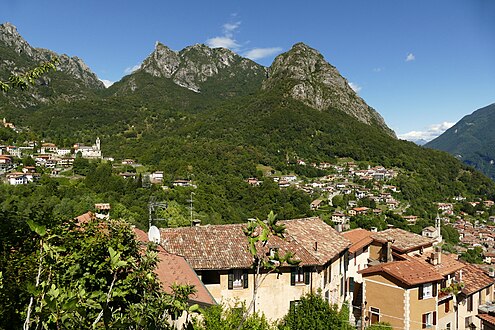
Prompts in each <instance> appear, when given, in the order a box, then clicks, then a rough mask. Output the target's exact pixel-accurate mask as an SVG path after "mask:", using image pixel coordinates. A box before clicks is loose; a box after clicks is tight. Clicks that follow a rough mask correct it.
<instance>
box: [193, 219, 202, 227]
mask: <svg viewBox="0 0 495 330" xmlns="http://www.w3.org/2000/svg"><path fill="white" fill-rule="evenodd" d="M191 226H192V227H199V226H201V220H199V219H194V220H193V221H192V223H191Z"/></svg>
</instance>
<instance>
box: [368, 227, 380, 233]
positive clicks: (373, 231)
mask: <svg viewBox="0 0 495 330" xmlns="http://www.w3.org/2000/svg"><path fill="white" fill-rule="evenodd" d="M370 231H371V232H372V233H376V232H378V228H376V227H371V229H370Z"/></svg>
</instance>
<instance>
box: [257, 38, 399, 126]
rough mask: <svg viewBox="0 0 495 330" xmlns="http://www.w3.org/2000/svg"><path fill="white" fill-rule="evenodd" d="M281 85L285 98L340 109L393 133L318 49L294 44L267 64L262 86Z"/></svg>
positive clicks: (316, 106) (272, 86)
mask: <svg viewBox="0 0 495 330" xmlns="http://www.w3.org/2000/svg"><path fill="white" fill-rule="evenodd" d="M280 86H281V87H282V90H283V91H284V92H285V95H286V96H287V97H292V98H294V99H296V100H300V101H302V102H303V103H305V104H306V105H308V106H310V107H312V108H315V109H318V110H321V111H327V110H331V109H332V108H333V109H339V110H341V111H344V112H346V113H347V114H349V115H351V116H353V117H355V118H357V119H358V120H360V121H362V122H364V123H366V124H369V125H378V126H379V127H381V128H383V129H384V130H386V131H387V132H388V133H389V134H390V135H393V136H395V133H394V132H393V131H392V130H391V129H390V128H388V127H387V125H386V124H385V121H384V120H383V118H382V117H381V116H380V114H379V113H378V112H376V111H375V110H374V109H373V108H371V107H370V106H368V105H367V104H366V103H365V102H364V100H363V99H361V98H360V97H359V96H358V95H357V94H356V93H355V92H354V90H353V89H352V88H351V87H350V86H349V82H348V81H347V80H346V79H345V78H344V77H342V75H341V74H340V73H339V71H338V70H337V69H336V68H335V67H334V66H332V65H331V64H329V63H328V62H327V61H325V59H324V58H323V56H322V55H321V54H320V53H319V52H318V51H316V50H315V49H313V48H311V47H308V46H307V45H305V44H303V43H298V44H295V45H294V46H293V47H292V49H291V50H289V51H288V52H286V53H284V54H281V55H279V56H277V58H275V60H274V62H273V63H272V65H271V66H270V68H269V73H268V79H266V80H265V81H264V83H263V88H264V89H272V88H276V87H280Z"/></svg>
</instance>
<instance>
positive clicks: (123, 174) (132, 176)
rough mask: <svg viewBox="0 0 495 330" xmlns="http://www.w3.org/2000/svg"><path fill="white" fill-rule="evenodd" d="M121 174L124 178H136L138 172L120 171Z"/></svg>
mask: <svg viewBox="0 0 495 330" xmlns="http://www.w3.org/2000/svg"><path fill="white" fill-rule="evenodd" d="M119 176H120V177H121V178H124V179H136V173H131V172H122V173H119Z"/></svg>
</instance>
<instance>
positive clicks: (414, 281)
mask: <svg viewBox="0 0 495 330" xmlns="http://www.w3.org/2000/svg"><path fill="white" fill-rule="evenodd" d="M381 272H383V273H386V274H388V275H390V276H392V277H394V278H396V279H398V280H399V281H401V282H403V283H404V284H406V285H408V286H413V285H418V284H422V283H428V282H433V281H440V280H442V279H443V276H442V275H440V274H439V273H438V272H437V271H436V270H435V269H434V268H433V267H430V266H428V265H425V264H423V263H421V262H419V261H417V260H401V261H392V262H387V263H383V264H378V265H375V266H371V267H368V268H366V269H363V270H361V271H359V272H358V273H361V274H363V275H367V274H376V273H381Z"/></svg>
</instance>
